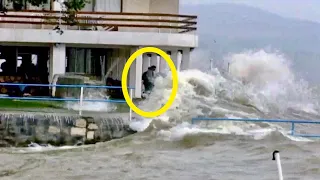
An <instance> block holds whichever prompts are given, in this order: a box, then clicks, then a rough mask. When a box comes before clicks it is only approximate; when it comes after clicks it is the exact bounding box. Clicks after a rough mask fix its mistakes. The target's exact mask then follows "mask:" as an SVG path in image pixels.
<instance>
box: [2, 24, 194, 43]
mask: <svg viewBox="0 0 320 180" xmlns="http://www.w3.org/2000/svg"><path fill="white" fill-rule="evenodd" d="M0 34H1V36H0V43H39V44H48V43H64V44H67V45H68V44H70V45H75V44H78V45H86V46H87V47H90V45H91V46H94V47H99V46H100V47H104V46H106V45H107V46H110V45H120V46H157V47H197V46H198V36H197V35H193V34H167V33H145V32H102V31H75V30H64V33H63V34H62V35H60V34H59V33H57V32H55V31H53V30H45V29H39V30H34V29H10V28H8V29H7V28H0ZM79 37H81V38H79Z"/></svg>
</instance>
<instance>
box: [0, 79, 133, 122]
mask: <svg viewBox="0 0 320 180" xmlns="http://www.w3.org/2000/svg"><path fill="white" fill-rule="evenodd" d="M0 86H29V87H60V88H62V87H63V88H80V94H79V98H56V97H36V96H35V97H11V96H0V99H16V100H38V101H73V102H74V101H78V102H79V115H80V116H81V115H82V109H83V102H107V103H108V102H109V103H126V101H125V100H111V99H85V98H84V89H85V88H102V89H122V88H121V87H120V86H97V85H80V84H79V85H66V84H21V83H0ZM128 89H129V93H130V97H131V100H132V97H133V89H134V88H132V87H128ZM129 120H130V121H131V120H132V109H131V108H130V110H129Z"/></svg>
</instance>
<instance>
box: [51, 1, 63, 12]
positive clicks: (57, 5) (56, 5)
mask: <svg viewBox="0 0 320 180" xmlns="http://www.w3.org/2000/svg"><path fill="white" fill-rule="evenodd" d="M63 2H64V0H56V1H54V2H53V10H54V11H62V10H64V8H62V7H61V5H62V4H63Z"/></svg>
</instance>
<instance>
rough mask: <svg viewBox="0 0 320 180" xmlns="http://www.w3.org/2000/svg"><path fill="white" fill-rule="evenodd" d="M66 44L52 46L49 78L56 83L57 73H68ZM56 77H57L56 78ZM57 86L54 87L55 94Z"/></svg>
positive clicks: (53, 92)
mask: <svg viewBox="0 0 320 180" xmlns="http://www.w3.org/2000/svg"><path fill="white" fill-rule="evenodd" d="M66 62H67V61H66V45H65V44H53V45H51V47H50V64H49V80H50V83H53V84H55V81H56V78H55V75H58V74H65V73H66V64H67V63H66ZM54 78H55V79H54ZM55 90H56V88H55V87H53V88H52V95H53V96H54V95H55Z"/></svg>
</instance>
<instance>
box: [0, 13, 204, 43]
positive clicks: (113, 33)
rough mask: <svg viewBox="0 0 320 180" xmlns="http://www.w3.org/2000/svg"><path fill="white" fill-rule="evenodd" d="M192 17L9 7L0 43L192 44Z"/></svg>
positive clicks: (1, 24) (1, 20) (194, 40)
mask: <svg viewBox="0 0 320 180" xmlns="http://www.w3.org/2000/svg"><path fill="white" fill-rule="evenodd" d="M70 20H72V22H70ZM196 20H197V16H192V15H179V14H163V13H162V14H161V13H131V12H130V13H128V12H78V13H77V14H76V16H74V18H71V19H70V17H69V18H68V15H67V14H66V13H65V12H60V11H43V10H22V11H12V10H9V11H8V12H7V13H5V14H1V15H0V34H1V36H0V45H8V44H22V43H27V44H28V46H32V44H34V45H36V46H38V45H41V44H42V45H44V44H48V43H49V44H51V43H63V44H66V45H67V46H68V45H70V44H72V45H75V46H82V47H102V48H103V47H104V46H109V47H110V46H156V47H163V48H166V47H190V48H194V47H197V45H198V37H197V35H196V30H197V27H196V25H197V21H196Z"/></svg>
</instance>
